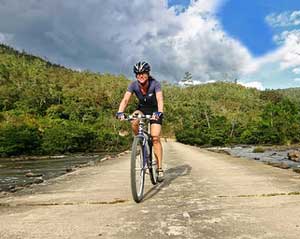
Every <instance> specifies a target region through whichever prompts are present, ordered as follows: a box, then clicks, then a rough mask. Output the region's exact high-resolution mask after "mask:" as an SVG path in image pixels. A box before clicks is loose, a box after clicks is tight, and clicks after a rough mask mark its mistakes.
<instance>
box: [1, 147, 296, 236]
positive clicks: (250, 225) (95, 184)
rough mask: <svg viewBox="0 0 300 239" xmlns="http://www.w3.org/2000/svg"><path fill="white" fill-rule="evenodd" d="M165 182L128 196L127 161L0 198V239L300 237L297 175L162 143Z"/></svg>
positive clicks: (127, 156) (103, 164)
mask: <svg viewBox="0 0 300 239" xmlns="http://www.w3.org/2000/svg"><path fill="white" fill-rule="evenodd" d="M163 147H164V151H165V155H164V166H165V169H166V170H165V172H166V179H165V181H164V182H163V183H161V184H159V185H158V186H156V187H153V186H152V185H151V183H150V179H149V177H148V175H146V176H147V177H146V187H145V192H146V195H145V199H144V201H142V202H141V203H139V204H136V203H135V202H134V201H133V200H132V197H131V191H130V178H129V175H130V174H129V163H130V154H125V155H122V156H120V157H118V158H116V159H111V160H107V161H104V162H101V163H99V164H96V165H95V166H90V167H85V168H81V169H78V170H76V171H74V172H72V173H69V174H66V175H64V176H61V177H59V178H56V179H52V180H49V181H48V182H46V183H44V185H34V186H33V187H31V188H26V189H24V190H22V191H19V192H16V193H14V194H10V195H8V196H4V197H1V198H0V238H1V239H14V238H20V239H25V238H28V239H29V238H30V239H34V238H39V239H40V238H44V239H46V238H49V239H50V238H51V239H54V238H70V239H71V238H72V239H76V238H78V239H84V238H91V239H92V238H122V239H124V238H136V239H140V238H202V239H205V238H207V239H213V238H218V239H285V238H287V239H288V238H293V239H298V238H299V237H300V174H297V173H295V172H293V171H291V170H285V169H280V168H275V167H271V166H268V165H265V164H262V163H260V162H256V161H253V160H247V159H242V158H234V157H231V156H228V155H222V154H218V153H213V152H209V151H206V150H204V149H200V148H197V147H192V146H187V145H183V144H180V143H177V142H164V144H163Z"/></svg>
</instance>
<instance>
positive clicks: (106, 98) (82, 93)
mask: <svg viewBox="0 0 300 239" xmlns="http://www.w3.org/2000/svg"><path fill="white" fill-rule="evenodd" d="M153 74H154V77H155V72H154V73H153ZM129 83H130V80H129V79H127V78H126V77H125V76H123V75H112V74H108V73H95V72H90V71H82V72H79V71H75V70H71V69H68V68H66V67H64V66H60V65H57V64H53V63H51V62H48V61H46V60H44V59H42V58H40V57H36V56H33V55H30V54H27V53H26V52H19V51H17V50H15V49H13V48H11V47H9V46H6V45H0V156H2V157H7V156H15V155H49V154H61V153H74V152H118V151H122V150H124V149H128V148H129V147H130V144H131V139H132V134H131V131H130V125H129V123H128V122H120V121H118V120H116V119H115V113H116V111H117V110H118V105H119V103H120V101H121V99H122V96H123V94H124V93H125V91H126V89H127V86H128V84H129ZM161 83H162V86H163V93H164V104H165V110H164V111H165V114H164V115H165V118H164V125H163V135H162V136H163V137H171V138H172V137H173V138H174V137H175V138H176V140H177V141H179V142H182V143H186V144H191V145H198V146H205V147H208V146H219V145H236V144H255V145H261V144H271V145H273V144H280V145H282V144H284V145H286V144H288V145H289V144H295V143H299V141H300V100H299V99H300V89H298V88H292V89H284V90H283V89H281V90H265V91H259V90H257V89H254V88H245V87H244V86H242V85H239V84H236V83H230V82H223V81H222V79H220V80H219V81H218V82H216V83H210V84H202V85H198V86H189V87H180V86H178V85H176V84H174V83H170V82H168V81H165V80H164V81H161ZM135 105H136V100H135V99H134V97H132V100H131V102H130V104H129V106H128V107H127V111H126V112H127V113H129V112H132V111H133V110H134V109H135Z"/></svg>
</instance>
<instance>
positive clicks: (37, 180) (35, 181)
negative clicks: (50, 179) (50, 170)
mask: <svg viewBox="0 0 300 239" xmlns="http://www.w3.org/2000/svg"><path fill="white" fill-rule="evenodd" d="M42 182H44V180H43V179H42V178H36V179H35V180H34V181H33V183H35V184H39V183H42Z"/></svg>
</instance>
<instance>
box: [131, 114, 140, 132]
mask: <svg viewBox="0 0 300 239" xmlns="http://www.w3.org/2000/svg"><path fill="white" fill-rule="evenodd" d="M133 114H142V115H143V113H142V111H140V110H136V111H134V112H133ZM131 128H132V131H133V133H134V135H137V134H138V133H139V121H138V120H133V121H131Z"/></svg>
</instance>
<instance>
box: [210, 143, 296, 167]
mask: <svg viewBox="0 0 300 239" xmlns="http://www.w3.org/2000/svg"><path fill="white" fill-rule="evenodd" d="M207 150H209V151H213V152H217V153H221V154H227V155H231V156H233V157H238V158H245V159H250V160H255V161H260V162H262V163H264V164H267V165H270V166H274V167H277V168H282V169H291V170H293V171H294V172H297V173H300V162H299V161H300V158H298V159H297V158H295V159H294V160H291V159H290V156H289V154H298V152H299V155H300V145H298V144H297V145H239V146H233V147H211V148H208V149H207Z"/></svg>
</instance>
